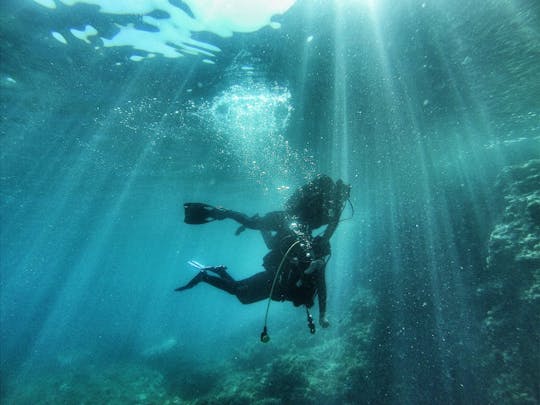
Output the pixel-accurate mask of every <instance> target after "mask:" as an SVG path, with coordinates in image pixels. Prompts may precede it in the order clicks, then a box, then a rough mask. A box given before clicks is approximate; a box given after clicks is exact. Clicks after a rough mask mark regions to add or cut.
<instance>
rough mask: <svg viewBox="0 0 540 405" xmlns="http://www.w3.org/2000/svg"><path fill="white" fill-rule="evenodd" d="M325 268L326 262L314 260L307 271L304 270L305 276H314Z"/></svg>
mask: <svg viewBox="0 0 540 405" xmlns="http://www.w3.org/2000/svg"><path fill="white" fill-rule="evenodd" d="M323 266H324V260H322V259H317V260H313V261H312V262H311V263H310V264H309V267H308V268H307V269H305V270H304V274H312V273H315V272H316V271H317V270H319V269H320V268H322V267H323Z"/></svg>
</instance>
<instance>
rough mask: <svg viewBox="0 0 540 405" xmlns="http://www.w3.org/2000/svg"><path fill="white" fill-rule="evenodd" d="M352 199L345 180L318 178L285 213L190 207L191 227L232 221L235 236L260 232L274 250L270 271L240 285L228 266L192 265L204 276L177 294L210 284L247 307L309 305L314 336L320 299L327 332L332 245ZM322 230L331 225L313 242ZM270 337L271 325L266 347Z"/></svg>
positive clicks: (265, 264)
mask: <svg viewBox="0 0 540 405" xmlns="http://www.w3.org/2000/svg"><path fill="white" fill-rule="evenodd" d="M349 195H350V186H349V185H347V184H345V183H344V182H343V181H341V180H338V181H337V182H334V181H333V180H332V179H331V178H330V177H328V176H326V175H318V176H317V177H316V178H315V179H314V180H312V181H310V182H309V183H307V184H306V185H304V186H302V187H300V188H299V189H298V190H296V191H295V193H294V194H293V195H292V196H291V197H290V198H289V199H288V200H287V202H286V203H285V209H284V210H283V211H273V212H270V213H268V214H266V215H264V216H262V217H260V216H258V215H255V216H252V217H249V216H247V215H245V214H242V213H240V212H236V211H232V210H227V209H223V208H216V207H212V206H210V205H207V204H202V203H186V204H185V205H184V208H185V222H186V223H188V224H204V223H207V222H211V221H215V220H224V219H233V220H235V221H236V222H238V223H239V224H240V227H239V228H238V230H237V231H236V235H239V234H240V233H241V232H243V231H245V229H246V228H247V229H254V230H259V231H260V232H261V234H262V236H263V239H264V242H265V244H266V246H267V247H268V249H269V250H270V251H269V252H268V253H267V254H266V255H265V256H264V258H263V267H264V269H265V270H264V271H262V272H259V273H257V274H255V275H253V276H251V277H248V278H246V279H242V280H235V279H234V278H233V277H232V276H231V275H230V274H229V273H228V272H227V268H226V267H225V266H210V267H206V266H203V265H201V264H200V263H197V262H195V261H190V262H189V264H190V265H192V266H194V267H196V268H197V269H199V270H200V271H199V273H198V274H197V275H196V276H195V277H194V278H193V279H192V280H191V281H189V282H188V283H187V284H186V285H184V286H182V287H178V288H176V290H175V291H184V290H187V289H190V288H193V287H194V286H195V285H197V284H199V283H200V282H205V283H207V284H210V285H212V286H214V287H216V288H219V289H221V290H223V291H226V292H228V293H230V294H232V295H235V296H236V297H237V298H238V299H239V301H240V302H241V303H243V304H250V303H254V302H257V301H261V300H264V299H269V300H275V301H291V302H292V303H293V304H294V305H295V306H300V305H305V306H306V311H307V314H308V323H309V327H310V331H311V333H314V332H315V326H314V324H313V321H312V318H311V315H310V314H309V310H308V308H311V307H312V306H313V304H314V298H315V296H317V297H318V304H319V324H320V325H321V326H322V327H323V328H327V327H328V326H329V325H330V323H329V322H328V319H327V318H326V281H325V269H326V264H327V262H328V260H329V258H330V254H331V248H330V242H329V241H330V238H331V237H332V235H333V234H334V232H335V230H336V228H337V226H338V224H339V221H340V217H341V213H342V212H343V209H344V208H345V204H346V202H347V201H348V199H349ZM322 226H326V228H325V229H324V231H323V232H322V233H321V234H320V235H318V236H315V237H314V236H313V231H314V230H316V229H317V228H320V227H322ZM269 304H270V301H269ZM267 316H268V309H267ZM263 335H265V336H263ZM265 337H266V338H267V334H266V322H265V328H264V331H263V334H261V340H262V341H263V342H265V341H267V340H264V339H265Z"/></svg>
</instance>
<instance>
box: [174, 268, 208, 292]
mask: <svg viewBox="0 0 540 405" xmlns="http://www.w3.org/2000/svg"><path fill="white" fill-rule="evenodd" d="M207 276H208V274H207V273H206V271H204V270H202V271H200V272H199V274H197V275H196V276H195V277H193V278H192V279H191V281H190V282H189V283H187V284H186V285H184V286H182V287H178V288H175V289H174V291H184V290H188V289H190V288H193V287H195V286H196V285H197V284H199V283H200V282H201V281H203V280H204V279H205V278H206V277H207Z"/></svg>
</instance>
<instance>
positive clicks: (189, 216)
mask: <svg viewBox="0 0 540 405" xmlns="http://www.w3.org/2000/svg"><path fill="white" fill-rule="evenodd" d="M215 210H216V208H215V207H212V206H211V205H208V204H204V203H185V204H184V222H185V223H186V224H192V225H199V224H206V223H207V222H212V221H215V220H216V218H215V217H214V212H215Z"/></svg>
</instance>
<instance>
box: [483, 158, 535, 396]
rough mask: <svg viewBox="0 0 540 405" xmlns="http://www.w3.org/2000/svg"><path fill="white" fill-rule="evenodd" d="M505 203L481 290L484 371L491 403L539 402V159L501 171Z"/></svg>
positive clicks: (492, 239)
mask: <svg viewBox="0 0 540 405" xmlns="http://www.w3.org/2000/svg"><path fill="white" fill-rule="evenodd" d="M499 187H500V189H501V191H502V193H503V195H504V201H505V208H504V213H503V215H502V218H501V219H500V222H499V223H498V224H497V225H496V226H495V227H494V229H493V231H492V232H491V236H490V240H489V245H488V257H487V263H486V268H485V274H483V275H482V281H481V283H480V284H479V288H478V290H477V292H478V294H479V297H480V302H481V304H482V305H483V308H484V311H485V316H484V318H483V321H482V330H481V335H482V338H483V341H484V344H485V347H484V350H483V352H484V354H483V362H482V364H481V367H482V373H483V374H484V378H485V380H486V382H487V392H488V397H489V399H490V401H493V402H492V403H505V404H527V403H530V404H537V403H539V402H540V370H539V369H540V367H539V365H540V351H539V350H538V347H539V339H540V160H532V161H529V162H527V163H526V164H523V165H520V166H512V167H508V168H506V169H505V170H504V172H503V173H502V175H501V176H500V177H499Z"/></svg>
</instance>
